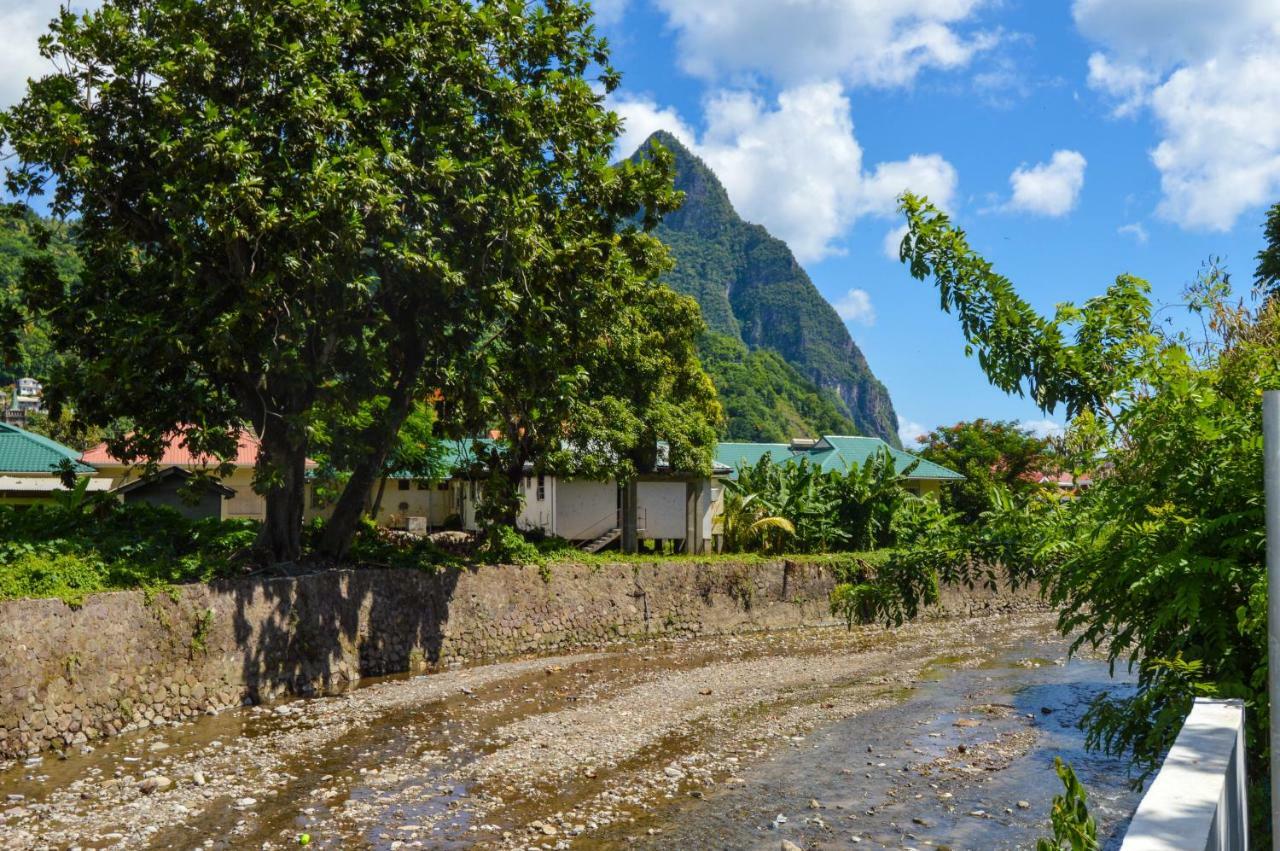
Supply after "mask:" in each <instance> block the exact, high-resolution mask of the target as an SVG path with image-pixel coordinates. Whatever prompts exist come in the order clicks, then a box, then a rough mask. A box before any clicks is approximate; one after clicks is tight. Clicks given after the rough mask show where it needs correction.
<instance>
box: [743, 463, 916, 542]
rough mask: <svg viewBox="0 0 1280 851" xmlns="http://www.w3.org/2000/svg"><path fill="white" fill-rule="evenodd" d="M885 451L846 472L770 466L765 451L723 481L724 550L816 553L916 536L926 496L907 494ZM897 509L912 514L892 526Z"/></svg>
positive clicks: (904, 473)
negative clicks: (761, 456) (899, 536)
mask: <svg viewBox="0 0 1280 851" xmlns="http://www.w3.org/2000/svg"><path fill="white" fill-rule="evenodd" d="M912 469H913V468H907V469H905V470H895V469H894V461H893V458H892V456H891V455H889V453H888V452H887V451H886V452H882V453H878V454H876V455H873V456H871V457H870V458H868V459H867V460H866V462H865V463H864V464H862V465H861V466H859V467H853V468H851V469H849V470H847V471H834V470H833V471H823V470H822V469H821V468H819V467H818V466H816V465H814V464H811V463H809V461H808V459H804V458H802V459H800V460H799V461H788V462H787V463H782V464H779V463H775V462H774V460H773V458H772V456H771V455H765V456H764V457H763V458H761V459H760V460H759V461H758V462H757V463H755V464H751V465H747V464H744V465H743V466H742V467H740V468H739V469H738V474H737V477H736V478H735V479H731V480H728V481H726V482H725V497H724V511H723V514H722V516H721V520H720V523H721V529H720V531H721V534H722V535H723V538H724V547H725V549H726V550H727V551H730V552H738V551H743V550H753V549H754V550H760V551H762V552H774V553H778V552H795V553H820V552H831V551H836V550H867V551H870V550H876V549H879V548H882V547H886V546H892V545H894V544H895V543H900V542H902V541H905V540H907V539H906V538H898V537H897V535H898V534H899V533H904V534H905V533H914V532H915V530H916V527H917V526H918V525H919V524H920V522H921V521H919V519H918V517H917V515H918V514H919V513H920V512H928V511H931V509H925V508H918V507H917V505H916V504H917V503H922V502H925V501H927V500H924V499H922V498H920V497H917V496H913V495H911V494H909V493H907V491H906V490H904V489H903V487H902V480H903V477H905V476H907V475H909V474H910V472H911V470H912ZM899 514H904V515H906V514H911V515H912V518H913V519H906V518H905V517H904V520H903V521H902V522H900V523H898V524H897V525H895V517H897V516H898V515H899ZM921 516H922V515H921Z"/></svg>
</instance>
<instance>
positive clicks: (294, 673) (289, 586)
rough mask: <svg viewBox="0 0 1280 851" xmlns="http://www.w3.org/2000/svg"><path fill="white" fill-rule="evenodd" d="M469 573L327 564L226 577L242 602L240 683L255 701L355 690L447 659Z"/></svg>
mask: <svg viewBox="0 0 1280 851" xmlns="http://www.w3.org/2000/svg"><path fill="white" fill-rule="evenodd" d="M461 575H462V569H459V568H456V567H450V568H446V569H442V570H440V571H439V572H436V573H427V572H424V571H416V570H394V569H369V570H326V571H321V572H317V573H312V574H307V575H304V576H293V577H282V578H275V579H258V580H237V581H234V582H228V583H220V584H222V585H223V587H222V588H221V589H219V590H220V591H221V592H222V593H226V594H229V595H230V596H231V597H232V598H233V599H234V601H235V613H234V616H233V632H234V638H235V642H236V646H237V647H238V648H240V650H241V651H242V652H243V654H244V658H243V665H242V671H241V679H242V684H243V688H244V691H245V693H246V695H247V697H248V698H249V699H250V700H251V701H253V702H254V703H260V702H263V701H269V700H272V699H274V698H276V697H279V696H281V695H284V694H292V695H297V696H314V695H319V694H335V693H340V692H343V691H347V690H349V689H351V688H353V687H354V686H355V685H356V684H357V683H358V681H359V680H360V678H361V677H368V676H380V675H384V674H396V673H404V672H410V671H423V670H427V669H430V668H432V667H435V666H438V665H439V664H440V661H441V660H440V654H441V648H442V646H443V644H444V627H445V624H446V622H447V621H448V617H449V606H450V603H451V601H452V599H453V594H454V591H455V589H456V588H457V585H458V581H459V579H460V577H461Z"/></svg>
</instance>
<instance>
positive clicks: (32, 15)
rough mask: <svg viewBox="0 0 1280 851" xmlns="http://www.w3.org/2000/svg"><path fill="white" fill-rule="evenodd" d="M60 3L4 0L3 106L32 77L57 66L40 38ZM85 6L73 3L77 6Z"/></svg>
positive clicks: (0, 19)
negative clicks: (40, 44)
mask: <svg viewBox="0 0 1280 851" xmlns="http://www.w3.org/2000/svg"><path fill="white" fill-rule="evenodd" d="M60 5H61V2H60V0H0V107H7V106H10V105H12V104H14V103H17V102H18V100H20V99H21V98H22V95H23V94H25V92H26V89H27V79H28V78H31V77H40V76H42V75H44V74H47V73H49V72H50V71H51V70H53V69H52V66H51V65H50V64H49V63H48V62H47V61H46V60H45V59H43V58H42V57H41V56H40V50H39V48H38V46H37V41H38V39H39V38H40V36H42V35H44V33H45V32H47V31H48V29H49V22H50V21H52V20H53V19H54V18H55V17H57V15H58V8H59V6H60ZM94 5H96V4H94ZM83 6H84V4H82V3H76V4H73V8H76V9H82V8H83Z"/></svg>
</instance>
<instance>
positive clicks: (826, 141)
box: [609, 82, 958, 262]
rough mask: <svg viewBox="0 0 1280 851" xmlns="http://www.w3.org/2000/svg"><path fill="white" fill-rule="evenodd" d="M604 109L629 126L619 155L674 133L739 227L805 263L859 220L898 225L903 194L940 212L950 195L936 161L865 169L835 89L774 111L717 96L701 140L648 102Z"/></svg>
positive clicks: (951, 175)
mask: <svg viewBox="0 0 1280 851" xmlns="http://www.w3.org/2000/svg"><path fill="white" fill-rule="evenodd" d="M609 105H610V106H611V107H612V108H613V109H615V110H617V112H618V113H619V114H620V115H622V116H623V118H624V119H625V120H626V132H625V134H624V139H623V141H622V142H621V143H620V144H619V146H618V153H619V155H620V156H626V155H629V154H630V153H631V151H632V150H634V149H635V147H636V146H637V145H638V144H639V143H640V141H642V140H643V139H644V137H645V136H647V135H648V133H650V132H652V131H653V130H656V129H659V128H665V129H668V130H671V131H672V132H673V133H675V135H676V136H677V137H678V138H680V139H681V141H683V142H685V143H686V144H688V145H689V147H690V148H691V149H692V150H693V151H695V152H696V153H697V154H698V155H699V156H700V157H702V159H703V160H705V161H706V163H707V164H708V165H709V166H710V167H711V168H712V170H713V171H715V173H716V174H717V175H718V176H719V178H720V180H721V181H722V182H723V183H724V185H725V189H726V190H727V191H728V193H729V197H730V199H731V200H732V201H733V204H734V207H735V208H737V210H738V212H739V213H740V214H741V215H742V216H743V218H745V219H747V220H749V221H753V222H759V223H760V224H763V225H764V226H765V227H767V228H768V229H769V230H770V231H771V232H772V233H774V234H775V235H777V236H778V237H780V238H781V239H783V240H785V241H786V242H787V244H788V245H790V246H791V248H792V250H793V251H795V253H796V256H797V257H798V258H799V259H800V260H801V261H802V262H807V261H814V260H821V259H822V258H824V257H827V256H830V255H832V254H837V253H839V252H840V247H839V244H838V242H839V238H840V237H841V236H842V235H843V234H844V233H845V232H846V231H847V230H848V229H849V228H850V227H851V226H852V225H853V224H854V223H855V222H856V221H857V220H858V219H860V218H862V217H865V216H873V217H878V218H883V219H889V218H893V217H895V216H896V215H897V198H898V196H899V195H901V194H902V193H903V192H904V191H906V190H908V189H910V190H912V191H914V192H917V193H920V194H925V195H928V196H929V198H930V199H931V200H932V201H934V202H935V203H937V204H939V205H940V206H942V207H944V208H945V207H949V206H950V205H951V203H952V200H953V198H954V196H955V190H956V184H957V182H958V180H957V177H956V171H955V169H954V168H953V167H952V166H951V164H950V163H949V162H947V161H946V160H945V159H943V158H942V157H940V156H938V155H937V154H928V155H919V154H917V155H912V156H910V157H908V158H907V159H905V160H901V161H895V162H885V163H879V164H877V165H876V166H875V167H874V168H872V169H870V170H866V169H864V165H863V155H862V146H861V145H859V144H858V140H857V138H856V136H855V135H854V127H853V119H852V116H851V115H850V108H849V100H848V98H847V97H846V96H845V94H844V92H843V91H842V89H841V87H840V85H839V84H838V83H834V82H828V83H814V84H810V85H804V86H798V87H796V88H792V89H787V90H785V91H783V92H782V93H781V94H779V96H778V99H777V102H776V104H774V105H769V104H766V103H765V102H764V101H763V100H762V99H761V98H759V97H758V96H757V95H755V94H753V93H750V92H745V91H738V90H720V91H717V92H714V93H713V94H711V95H710V97H709V98H708V99H707V101H706V102H705V104H704V106H705V121H706V129H705V131H704V132H703V133H702V134H701V136H700V137H695V134H694V133H693V132H692V131H691V129H690V128H689V126H688V125H687V124H686V123H685V121H684V120H683V119H682V118H681V117H680V116H679V115H678V114H677V113H676V112H675V111H674V110H671V109H667V108H664V107H661V106H659V105H657V104H656V103H654V102H653V101H652V100H648V99H643V98H641V99H636V98H628V97H616V98H613V99H611V100H610V102H609Z"/></svg>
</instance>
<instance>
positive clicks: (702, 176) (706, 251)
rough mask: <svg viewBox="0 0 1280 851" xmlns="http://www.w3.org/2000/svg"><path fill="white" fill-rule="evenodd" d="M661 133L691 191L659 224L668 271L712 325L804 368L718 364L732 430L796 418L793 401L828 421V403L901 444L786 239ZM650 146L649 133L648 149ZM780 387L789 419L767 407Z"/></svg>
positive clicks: (888, 406)
mask: <svg viewBox="0 0 1280 851" xmlns="http://www.w3.org/2000/svg"><path fill="white" fill-rule="evenodd" d="M654 140H656V141H658V142H660V143H661V144H662V145H663V146H664V147H665V148H667V149H668V150H670V151H671V152H673V153H674V155H675V177H676V188H677V189H679V190H680V191H681V192H683V193H684V195H685V202H684V205H683V206H682V207H681V209H679V210H677V211H675V212H673V213H670V214H668V215H667V216H665V217H664V218H663V221H662V224H661V225H659V226H658V228H657V229H656V231H655V233H656V234H657V235H658V237H659V238H661V239H662V241H663V242H664V243H665V244H666V245H667V246H668V247H669V248H670V249H671V253H672V256H673V258H674V259H675V266H674V267H673V268H672V269H671V270H670V271H669V272H667V273H666V275H665V276H664V280H665V281H666V282H667V283H669V284H670V285H671V286H672V287H673V288H674V289H676V290H677V291H678V292H681V293H684V294H686V295H690V296H693V297H694V298H695V299H697V301H698V304H699V305H700V306H701V308H702V314H703V316H704V317H705V318H706V321H707V325H708V327H709V328H710V330H711V331H712V332H713V333H714V334H717V335H722V336H724V337H728V338H730V339H732V340H737V341H740V342H742V343H744V344H745V345H746V346H747V348H748V350H749V351H750V352H752V353H755V352H769V353H771V354H776V355H777V356H778V357H779V358H780V359H781V360H782V361H783V362H785V363H786V364H788V365H790V366H791V367H792V368H794V370H795V371H796V373H798V374H799V375H800V376H802V377H803V381H804V384H801V383H799V382H796V381H794V380H793V378H792V376H790V375H788V374H787V373H786V372H785V371H783V370H780V369H778V368H777V364H775V363H771V362H770V360H769V359H765V358H760V359H757V360H756V361H755V362H747V363H744V364H742V365H741V366H740V367H738V368H724V367H722V368H721V369H722V371H719V372H718V371H717V368H716V367H715V366H714V365H713V366H711V367H710V369H711V371H712V374H713V375H714V376H715V377H716V378H717V382H716V383H717V386H718V387H720V389H721V394H722V396H723V397H724V398H725V402H726V408H727V409H728V410H729V425H730V429H731V431H730V432H729V434H731V435H733V436H735V437H739V438H740V439H756V438H755V436H754V434H753V432H754V431H756V430H757V429H765V428H767V429H775V428H778V427H781V426H785V425H790V423H789V422H788V420H789V419H790V418H791V416H792V412H791V410H790V409H794V410H795V411H796V412H797V413H799V414H800V415H801V416H802V417H804V418H805V420H806V421H809V422H817V421H821V420H822V419H825V418H826V417H828V416H830V411H829V410H828V405H830V406H833V407H834V408H835V412H836V413H837V415H838V416H839V417H841V418H843V419H846V420H848V421H851V422H852V423H853V425H854V430H855V433H858V434H868V435H874V436H877V437H881V438H883V439H884V440H886V441H888V442H889V443H890V444H891V445H893V446H898V445H899V442H898V440H899V439H898V431H897V416H896V414H895V413H894V411H893V404H892V402H891V401H890V400H889V394H888V391H887V390H885V388H884V385H882V384H881V383H880V382H879V381H878V380H876V377H875V376H874V375H873V374H872V372H871V368H870V367H869V366H868V365H867V361H866V358H865V357H863V355H862V352H861V351H859V349H858V347H857V345H856V344H855V343H854V342H853V340H852V338H851V337H850V336H849V331H848V329H847V328H846V327H845V324H844V322H843V321H842V320H841V319H840V317H839V316H838V315H837V314H836V312H835V310H834V309H833V308H832V307H831V305H830V304H828V303H827V301H826V299H824V298H823V297H822V294H821V293H819V292H818V290H817V288H816V287H815V286H814V285H813V282H812V281H810V280H809V276H808V275H807V274H805V271H804V269H802V268H801V267H800V265H799V264H798V263H797V262H796V259H795V257H794V256H793V255H792V253H791V250H790V249H789V248H788V247H787V245H786V243H784V242H782V241H781V240H779V239H776V238H774V237H773V236H771V235H770V234H769V233H768V232H767V231H766V230H765V229H764V228H762V227H760V226H759V225H753V224H749V223H747V222H745V221H743V220H742V219H741V218H740V217H739V216H738V214H737V213H736V212H735V211H734V209H733V205H732V204H731V203H730V202H729V196H728V194H727V193H726V192H725V190H724V187H723V186H722V185H721V184H720V181H719V180H718V179H717V178H716V176H715V175H714V174H713V173H712V172H711V170H710V169H709V168H707V166H706V164H704V163H703V162H702V161H701V160H699V159H698V158H697V157H696V156H694V155H693V154H692V153H691V152H690V151H689V150H688V149H687V148H685V147H684V146H683V145H682V144H680V142H679V141H678V140H677V139H676V138H675V137H674V136H672V135H671V134H669V133H665V132H659V133H655V134H654V135H653V136H652V137H651V140H650V141H654ZM648 146H649V143H648V142H646V143H645V145H644V146H642V147H641V152H643V151H644V150H646V149H647V148H648ZM639 156H640V152H638V153H637V157H633V159H635V158H638V157H639ZM730 357H733V356H732V355H731V356H730ZM710 360H716V358H714V357H713V358H711V359H710ZM727 366H729V364H726V365H725V367H727ZM761 370H763V371H764V375H761V374H760V371H761ZM738 378H745V379H747V380H748V382H749V383H748V384H747V385H745V386H742V387H741V388H739V387H738V386H736V385H735V384H734V382H735V381H736V379H738ZM726 388H730V389H726ZM768 388H772V391H771V390H769V389H768ZM811 388H824V389H821V390H818V397H819V399H818V400H813V399H811V398H809V397H810V394H811V393H812V389H811ZM826 388H831V389H826ZM783 390H785V391H787V392H786V395H779V396H778V397H777V398H779V399H781V400H785V403H784V405H783V407H782V410H781V411H780V412H779V413H780V414H781V416H782V419H781V420H779V419H777V418H776V416H763V414H764V411H762V410H761V409H760V408H759V407H758V405H757V403H758V401H759V397H760V396H761V395H764V396H765V400H764V401H766V402H767V401H768V397H769V396H770V395H771V394H772V392H778V391H783ZM832 391H834V392H832ZM735 417H736V419H735ZM742 417H745V418H746V421H745V422H744V421H743V419H741V418H742ZM810 418H812V419H810ZM838 431H840V432H846V433H847V432H849V431H850V430H849V429H848V428H841V429H838ZM770 433H771V434H772V435H774V436H776V434H777V432H770ZM797 433H798V432H792V433H789V434H787V435H785V436H786V437H793V436H795V435H796V434H797ZM806 433H808V434H816V433H820V432H819V431H817V430H810V431H807V432H806Z"/></svg>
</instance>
